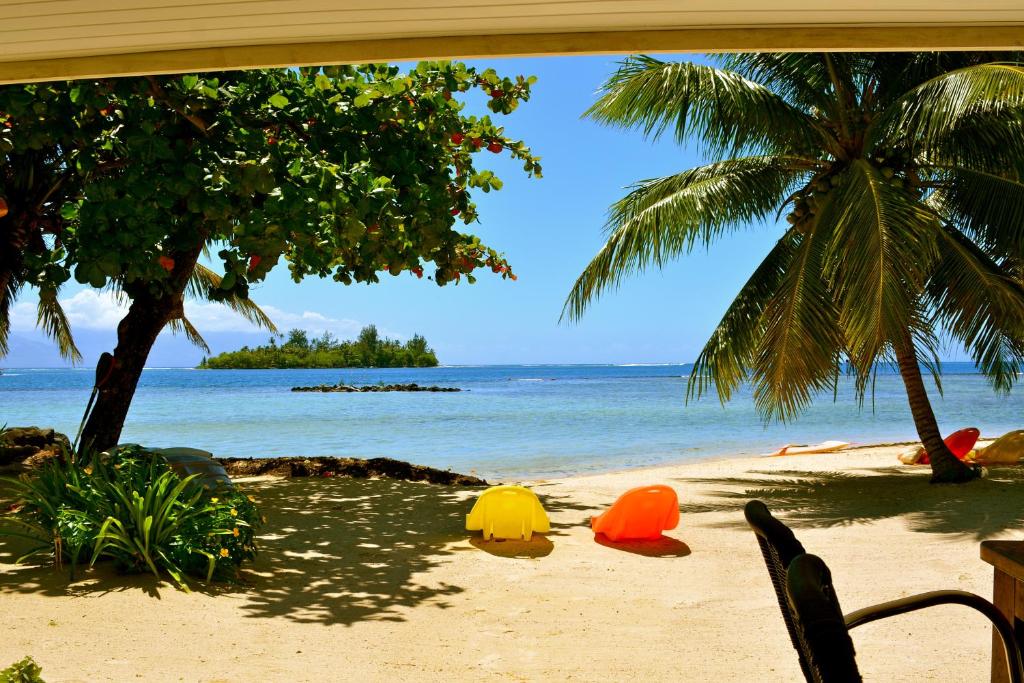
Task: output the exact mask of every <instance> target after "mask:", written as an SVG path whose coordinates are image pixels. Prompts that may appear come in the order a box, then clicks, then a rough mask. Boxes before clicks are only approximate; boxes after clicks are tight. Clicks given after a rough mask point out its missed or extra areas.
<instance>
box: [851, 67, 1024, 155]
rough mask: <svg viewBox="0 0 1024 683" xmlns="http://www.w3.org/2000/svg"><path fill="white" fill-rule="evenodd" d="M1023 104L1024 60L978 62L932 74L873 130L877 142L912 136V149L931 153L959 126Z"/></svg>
mask: <svg viewBox="0 0 1024 683" xmlns="http://www.w3.org/2000/svg"><path fill="white" fill-rule="evenodd" d="M1022 108H1024V65H1021V64H999V63H990V64H978V65H974V66H968V67H965V68H962V69H956V70H954V71H950V72H948V73H943V74H940V75H937V76H935V77H934V78H931V79H929V80H927V81H925V82H924V83H921V84H919V85H916V87H913V88H911V89H910V90H908V91H907V92H906V94H905V95H904V96H903V97H901V98H900V99H898V100H897V101H896V102H895V103H894V104H892V105H891V106H890V107H888V108H887V109H886V110H885V111H884V112H882V113H881V115H880V116H879V118H878V121H877V123H876V124H875V125H874V126H872V128H871V129H870V131H869V135H870V136H871V139H872V140H873V141H875V144H879V145H881V144H885V143H886V142H888V141H891V140H893V139H900V140H905V141H908V142H909V143H910V145H911V147H912V149H914V150H921V151H923V152H924V153H930V152H932V151H933V150H934V149H935V148H936V147H939V146H941V144H942V142H943V141H944V140H947V139H949V138H950V137H951V136H952V135H955V134H956V132H957V129H958V128H960V127H961V126H963V125H964V124H965V122H969V121H970V120H971V119H972V118H976V117H979V116H984V117H989V118H991V117H992V116H994V115H998V114H1000V113H1005V112H1013V113H1014V114H1013V115H1014V116H1015V117H1016V118H1017V120H1020V118H1021V116H1022V113H1021V112H1022Z"/></svg>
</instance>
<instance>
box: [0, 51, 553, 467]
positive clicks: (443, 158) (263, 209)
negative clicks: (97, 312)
mask: <svg viewBox="0 0 1024 683" xmlns="http://www.w3.org/2000/svg"><path fill="white" fill-rule="evenodd" d="M532 82H533V79H530V78H525V77H523V76H518V77H516V78H514V79H513V78H505V77H502V76H499V75H498V74H497V73H496V72H495V71H494V70H493V69H476V68H474V67H467V66H465V65H464V64H459V63H451V62H437V63H421V64H419V65H417V66H416V67H415V68H414V69H412V70H409V71H408V72H403V71H402V70H401V69H399V68H398V67H394V66H389V65H360V66H336V67H324V68H303V69H297V70H294V69H268V70H254V71H236V72H227V73H217V74H186V75H183V76H150V77H136V78H122V79H101V80H92V81H78V82H55V83H42V84H30V85H11V86H4V87H0V353H3V347H4V345H5V343H6V338H7V330H8V327H9V316H8V311H9V308H10V304H11V302H12V301H13V300H14V297H15V296H17V295H18V294H19V292H20V291H21V290H22V289H24V288H26V287H31V288H35V289H36V290H38V292H39V296H40V300H41V302H45V303H46V306H45V307H42V308H40V315H41V320H42V321H43V326H44V328H45V329H47V330H48V331H49V332H51V334H53V335H54V336H55V337H56V338H57V339H58V340H64V341H61V343H62V344H63V345H64V346H65V348H66V349H68V350H70V349H71V348H72V346H71V341H70V340H71V336H70V330H69V327H68V325H67V320H66V319H65V318H64V317H62V316H61V314H60V311H59V306H57V305H56V303H55V302H56V301H57V298H56V297H57V293H58V292H59V289H60V287H61V286H62V285H63V284H64V283H66V282H67V281H68V280H69V279H70V278H72V277H74V278H75V280H77V281H78V282H79V283H82V284H88V285H91V286H93V287H97V288H99V287H107V286H112V287H114V288H116V289H117V290H118V291H120V292H123V294H124V296H125V297H126V298H127V300H128V301H129V302H130V305H129V307H128V312H127V314H126V315H125V317H124V318H123V319H122V321H121V322H120V324H119V325H118V328H117V335H118V337H117V347H116V348H115V349H114V354H113V355H114V360H115V362H114V363H113V365H112V366H111V371H110V373H109V375H108V376H107V377H106V381H105V382H104V383H103V384H102V386H101V387H100V390H99V392H98V395H97V399H96V408H95V410H94V411H93V412H92V414H91V416H90V418H89V421H88V422H87V423H86V425H85V428H84V431H83V435H82V442H83V443H85V444H91V445H92V446H93V447H95V448H96V449H98V450H103V449H106V448H110V447H112V446H113V445H114V444H116V443H117V441H118V437H119V435H120V432H121V429H122V427H123V424H124V419H125V417H126V416H127V413H128V409H129V406H130V404H131V400H132V397H133V396H134V392H135V388H136V386H137V383H138V380H139V377H140V376H141V373H142V370H143V368H144V366H145V363H146V359H147V358H148V356H149V351H150V349H151V348H152V346H153V344H154V342H155V340H156V338H157V336H158V335H159V334H160V332H161V331H162V330H163V329H164V328H165V327H167V326H168V325H170V326H172V327H174V326H177V327H180V328H182V329H183V330H184V331H185V332H186V333H187V334H188V335H189V336H190V338H193V339H197V334H196V333H195V330H194V329H193V328H192V327H191V325H188V323H187V319H186V318H185V309H184V304H183V300H184V298H185V296H186V295H187V294H188V293H190V292H191V293H193V294H198V295H200V296H201V297H203V298H207V299H211V300H214V301H224V302H227V303H235V304H236V305H238V306H242V307H243V308H242V312H243V313H246V312H249V313H250V314H252V315H255V316H257V317H258V313H256V312H255V311H253V310H250V309H247V308H245V307H244V306H245V302H247V301H248V298H249V287H250V285H251V284H253V283H257V282H260V281H262V280H263V279H264V278H266V276H267V274H268V273H269V272H270V271H271V270H272V269H273V268H274V267H275V266H277V265H278V264H279V263H281V262H282V261H284V262H287V264H288V269H289V271H290V274H291V277H292V278H293V279H294V280H296V281H298V280H301V279H302V278H304V277H306V276H317V277H331V278H332V279H334V280H335V281H337V282H340V283H343V284H346V285H347V284H351V283H354V282H365V283H373V282H377V281H379V278H380V275H381V274H382V273H389V274H390V275H392V276H397V275H400V274H402V273H404V272H408V273H411V274H412V275H413V276H414V277H416V278H422V277H424V275H425V270H424V268H425V266H427V265H430V264H432V265H433V268H432V272H430V273H426V275H427V279H432V280H433V281H434V282H435V283H436V284H438V285H444V284H446V283H458V282H460V281H462V280H465V281H468V282H473V281H474V275H473V272H474V271H475V270H476V269H478V268H484V267H487V268H489V269H490V270H492V271H493V272H494V273H496V274H500V276H501V277H503V278H509V279H514V278H515V275H514V274H513V273H512V271H511V270H510V269H509V267H508V264H507V262H506V261H505V259H504V258H503V257H502V256H501V255H500V254H499V253H498V252H496V251H495V250H493V249H491V248H489V247H487V246H485V245H483V244H482V243H481V241H480V239H479V238H478V237H476V236H474V235H472V234H467V233H464V232H460V231H459V230H458V229H457V227H456V222H457V221H460V222H462V223H463V224H466V225H468V224H470V223H472V222H473V221H475V220H476V218H477V211H476V205H475V203H474V201H473V198H472V197H471V193H472V192H474V191H476V190H480V191H482V192H489V191H491V190H498V189H500V188H501V181H500V180H499V179H498V178H497V177H496V176H495V175H494V173H492V172H491V171H488V170H479V169H477V168H475V167H474V159H475V158H476V155H478V154H479V153H482V152H483V151H484V150H487V151H489V152H491V153H495V154H498V153H504V154H508V155H509V156H511V157H512V158H513V159H516V160H518V161H519V162H520V163H522V164H523V167H524V170H525V171H526V173H527V174H530V175H536V176H539V175H540V171H541V167H540V165H539V163H538V159H537V157H535V156H533V155H532V153H531V152H530V150H529V148H527V146H526V145H525V144H523V143H522V142H521V141H518V140H514V139H511V138H509V137H507V136H506V135H505V134H504V130H503V128H501V127H500V126H498V125H496V124H495V123H494V122H493V121H492V119H491V118H490V114H485V115H469V114H468V113H467V112H465V111H464V107H465V104H464V103H463V102H461V101H460V100H461V99H462V98H463V96H464V95H465V94H466V93H469V92H470V91H475V90H481V91H483V92H484V93H485V94H486V108H487V110H489V112H490V113H493V114H509V113H511V112H512V111H513V110H514V109H515V108H516V107H517V106H518V105H519V103H520V102H522V101H525V100H527V99H528V98H529V96H530V88H531V84H532ZM206 250H208V251H209V253H210V254H212V255H213V259H214V260H215V261H217V270H218V273H217V277H216V278H214V277H212V276H208V277H207V278H206V281H204V282H197V281H196V277H197V275H198V274H202V273H203V272H204V271H203V270H202V269H201V268H200V267H199V266H198V264H199V260H200V258H201V256H202V254H203V253H204V251H206Z"/></svg>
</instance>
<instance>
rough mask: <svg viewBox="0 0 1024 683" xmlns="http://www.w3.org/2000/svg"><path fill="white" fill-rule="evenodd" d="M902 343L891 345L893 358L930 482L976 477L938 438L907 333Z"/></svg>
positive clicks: (940, 436) (958, 481) (930, 406)
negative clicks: (928, 464)
mask: <svg viewBox="0 0 1024 683" xmlns="http://www.w3.org/2000/svg"><path fill="white" fill-rule="evenodd" d="M903 342H904V343H903V344H902V345H895V351H896V360H897V362H898V363H899V368H900V375H901V376H902V377H903V384H904V386H905V387H906V389H907V400H908V401H909V402H910V412H911V414H912V415H913V416H914V426H915V427H917V435H918V437H920V439H921V443H922V444H923V445H924V449H925V450H926V451H927V452H928V457H929V459H930V460H931V465H932V483H933V484H937V483H961V482H965V481H970V480H971V479H974V478H976V477H977V476H978V475H977V472H976V471H975V470H973V469H971V468H970V467H968V466H967V465H965V464H964V463H963V462H961V461H960V460H959V459H957V457H956V456H955V455H953V453H952V452H950V450H949V448H947V447H946V444H945V443H944V442H943V440H942V434H941V433H940V432H939V424H938V422H936V420H935V413H934V412H933V411H932V405H931V403H930V402H929V401H928V392H927V391H925V387H924V379H923V378H922V377H921V366H920V365H919V364H918V362H917V352H916V351H915V350H914V343H913V341H912V340H911V337H910V334H909V332H908V333H907V335H906V337H905V338H904V340H903Z"/></svg>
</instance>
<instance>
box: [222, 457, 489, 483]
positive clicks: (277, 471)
mask: <svg viewBox="0 0 1024 683" xmlns="http://www.w3.org/2000/svg"><path fill="white" fill-rule="evenodd" d="M215 460H217V461H218V462H220V463H221V464H222V465H224V469H225V470H226V471H227V473H228V475H230V476H232V477H254V476H259V475H264V474H272V475H276V476H281V477H355V478H357V479H366V478H369V477H386V478H388V479H401V480H404V481H426V482H429V483H431V484H443V485H445V486H486V485H487V482H486V481H484V480H483V479H480V478H479V477H473V476H470V475H466V474H459V473H458V472H452V471H450V470H439V469H436V468H434V467H426V466H424V465H413V464H412V463H408V462H405V461H403V460H393V459H392V458H370V459H369V460H362V459H359V458H332V457H327V456H323V457H315V458H301V457H292V458H215Z"/></svg>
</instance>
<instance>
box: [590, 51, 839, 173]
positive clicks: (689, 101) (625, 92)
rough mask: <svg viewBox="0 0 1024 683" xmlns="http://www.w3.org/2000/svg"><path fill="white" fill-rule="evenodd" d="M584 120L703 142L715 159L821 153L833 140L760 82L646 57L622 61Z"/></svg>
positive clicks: (687, 63) (808, 118)
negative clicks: (755, 152)
mask: <svg viewBox="0 0 1024 683" xmlns="http://www.w3.org/2000/svg"><path fill="white" fill-rule="evenodd" d="M584 116H589V117H591V118H593V119H595V120H596V121H598V122H601V123H606V124H612V125H618V126H623V127H629V128H631V127H637V128H640V129H641V130H642V131H643V133H644V134H645V135H647V136H652V137H654V138H655V139H656V138H658V137H660V136H661V135H662V134H663V133H664V132H665V131H667V130H669V129H672V131H673V134H674V137H675V140H676V141H677V142H679V143H682V142H684V141H686V140H687V139H688V138H689V137H691V136H692V137H696V138H698V139H700V141H701V142H702V143H703V144H705V145H706V146H707V147H708V149H709V152H710V153H711V154H712V155H716V156H721V155H725V154H736V153H739V152H741V151H745V150H752V149H756V150H761V151H763V152H766V153H772V154H795V155H804V154H805V153H816V152H817V148H819V147H820V146H821V144H822V139H823V136H824V135H827V134H826V133H825V132H824V131H822V130H821V129H820V128H819V127H818V125H817V124H816V123H815V121H814V120H813V119H812V118H811V117H809V116H807V115H806V114H805V113H804V112H802V111H800V110H799V109H797V108H796V107H793V106H791V105H790V104H789V103H787V102H786V101H785V100H784V99H783V98H782V97H780V96H779V95H777V94H776V93H774V92H772V91H771V90H770V89H769V88H767V87H765V86H763V85H761V84H759V83H756V82H754V81H750V80H748V79H746V78H743V77H742V76H739V75H738V74H735V73H731V72H728V71H724V70H721V69H716V68H714V67H710V66H704V65H701V64H694V63H691V62H662V61H660V60H658V59H655V58H653V57H647V56H638V57H631V58H629V59H627V60H626V61H624V62H622V63H621V65H620V67H619V70H618V71H617V72H616V73H615V74H614V75H613V76H612V77H611V78H609V79H608V81H607V82H606V83H605V85H604V87H603V89H602V94H601V97H600V98H599V99H598V101H597V102H596V103H594V104H593V105H592V106H591V107H590V108H589V109H588V110H587V111H586V112H585V113H584Z"/></svg>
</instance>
